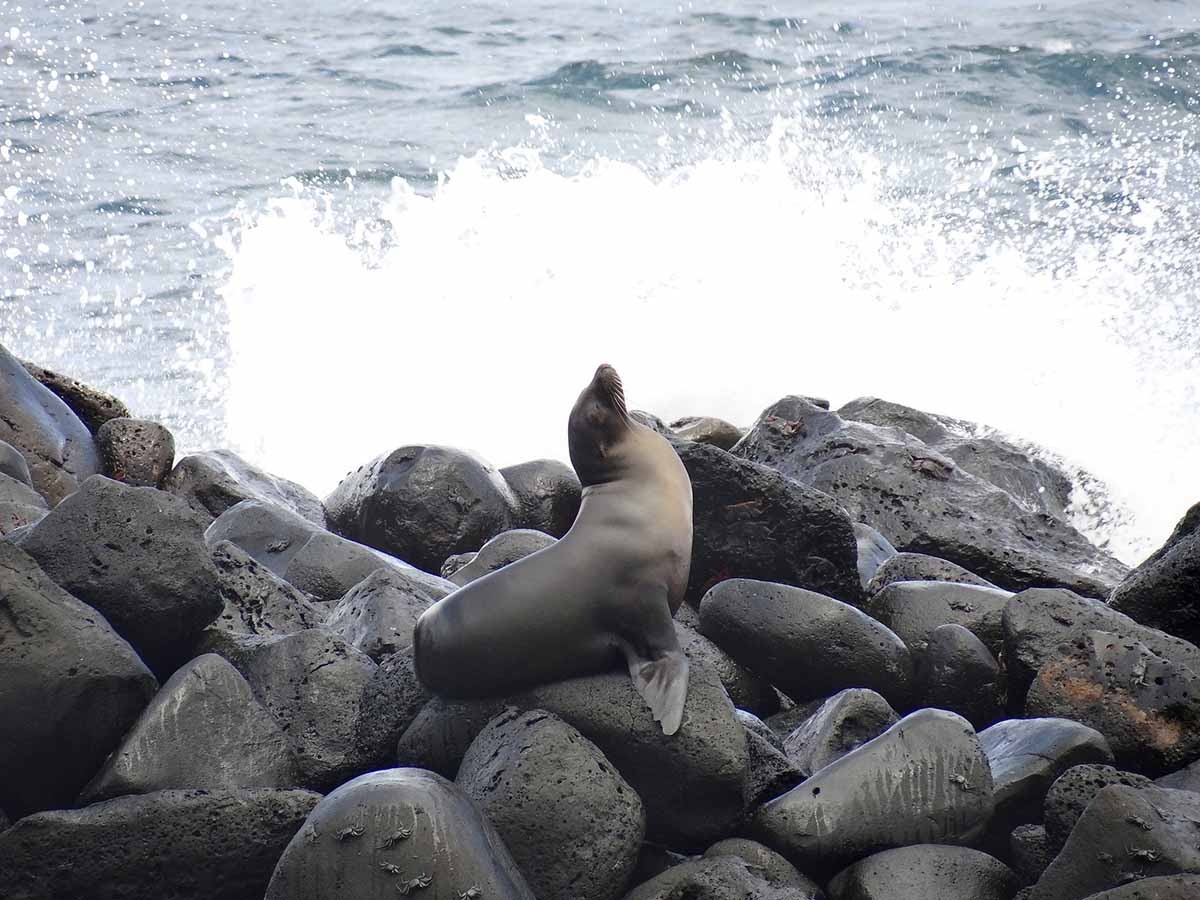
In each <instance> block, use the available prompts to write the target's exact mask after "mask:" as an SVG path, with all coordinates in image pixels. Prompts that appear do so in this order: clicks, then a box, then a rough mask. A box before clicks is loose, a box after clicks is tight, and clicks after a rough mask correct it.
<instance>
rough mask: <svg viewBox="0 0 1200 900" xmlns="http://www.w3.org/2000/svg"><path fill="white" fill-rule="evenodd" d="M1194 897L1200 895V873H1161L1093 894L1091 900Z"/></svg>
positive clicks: (1191, 899)
mask: <svg viewBox="0 0 1200 900" xmlns="http://www.w3.org/2000/svg"><path fill="white" fill-rule="evenodd" d="M1196 897H1200V875H1161V876H1159V877H1157V878H1143V879H1141V880H1139V881H1134V882H1132V883H1131V884H1125V885H1122V886H1121V887H1118V888H1113V889H1112V890H1111V891H1104V892H1103V893H1100V894H1093V895H1092V897H1091V900H1195V898H1196Z"/></svg>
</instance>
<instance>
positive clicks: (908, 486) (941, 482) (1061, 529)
mask: <svg viewBox="0 0 1200 900" xmlns="http://www.w3.org/2000/svg"><path fill="white" fill-rule="evenodd" d="M734 453H735V454H736V455H738V456H741V457H743V458H745V459H750V460H753V461H755V462H760V463H765V464H767V465H770V466H772V467H774V468H776V469H778V470H779V471H780V472H781V473H782V474H784V475H786V476H788V477H791V478H796V479H797V480H799V481H803V482H804V483H805V484H808V485H811V486H812V487H814V488H816V489H818V490H821V491H825V492H827V493H828V494H830V495H831V496H833V498H834V499H835V500H837V501H838V502H840V503H841V504H842V505H843V506H844V507H845V509H846V510H847V512H848V513H849V514H850V516H851V517H852V518H853V519H854V520H855V521H858V522H865V523H867V524H868V525H872V526H874V527H875V528H878V529H879V530H880V531H881V532H883V533H884V534H886V535H887V536H888V538H889V539H890V540H891V541H892V543H893V544H894V545H895V546H896V548H897V549H899V550H902V551H910V552H918V553H928V554H931V555H934V556H938V557H941V558H943V559H948V560H950V561H952V562H956V563H958V564H959V565H961V566H964V567H965V568H967V569H969V570H970V571H972V572H975V573H976V574H978V575H981V576H982V577H984V578H986V579H988V580H989V581H991V582H993V583H995V584H997V585H999V586H1001V587H1003V588H1007V589H1009V590H1022V589H1024V588H1027V587H1034V586H1042V585H1046V586H1062V587H1067V588H1071V589H1074V590H1079V591H1081V592H1083V593H1087V594H1092V595H1094V596H1098V597H1104V596H1107V595H1108V593H1109V591H1111V590H1112V588H1113V586H1114V585H1115V584H1116V583H1117V582H1119V581H1120V580H1121V578H1122V577H1124V575H1125V573H1126V571H1127V570H1126V568H1125V566H1123V565H1122V564H1121V563H1119V562H1118V561H1117V560H1115V559H1113V558H1112V557H1110V556H1108V555H1107V554H1106V553H1104V552H1103V551H1101V550H1099V549H1098V548H1096V547H1095V546H1093V545H1092V544H1091V543H1090V542H1089V541H1088V540H1087V538H1085V537H1084V536H1083V535H1082V534H1080V533H1079V532H1078V531H1076V530H1075V529H1074V528H1072V527H1071V526H1070V525H1068V524H1067V523H1066V522H1064V521H1062V520H1061V519H1058V518H1056V517H1055V516H1052V515H1048V514H1046V513H1042V512H1038V513H1034V512H1030V511H1028V510H1027V509H1025V508H1024V507H1023V506H1022V505H1021V504H1020V503H1018V502H1017V500H1015V499H1014V498H1013V496H1012V495H1011V494H1009V493H1008V492H1007V491H1005V490H1002V489H1001V488H998V487H996V486H995V485H993V484H991V483H990V482H988V481H985V480H983V479H981V478H979V477H977V476H975V475H972V474H970V473H969V472H968V471H966V470H965V469H963V468H962V467H960V466H959V465H958V464H956V463H955V461H954V460H953V459H951V458H950V457H949V456H946V455H945V454H943V453H941V452H939V451H938V450H935V449H933V448H932V447H930V446H928V445H926V444H925V443H923V442H922V441H920V440H918V439H916V438H914V437H913V436H911V435H910V434H907V433H906V432H904V431H901V430H899V429H897V428H887V427H880V426H876V425H868V424H863V423H861V422H853V421H846V420H844V419H843V418H841V417H840V416H838V415H836V414H834V413H830V412H827V411H825V410H822V409H820V408H818V407H815V406H813V405H811V404H809V403H806V402H805V401H803V400H802V399H800V398H797V397H786V398H784V399H783V400H780V401H779V402H778V403H776V404H774V405H773V406H771V407H769V408H768V409H767V410H766V411H765V412H763V414H762V415H761V416H760V417H759V419H758V421H757V422H756V423H755V424H754V426H753V427H752V428H751V429H750V432H749V433H748V434H747V435H746V437H744V438H743V439H742V440H741V441H740V442H739V443H738V445H737V446H736V447H735V448H734Z"/></svg>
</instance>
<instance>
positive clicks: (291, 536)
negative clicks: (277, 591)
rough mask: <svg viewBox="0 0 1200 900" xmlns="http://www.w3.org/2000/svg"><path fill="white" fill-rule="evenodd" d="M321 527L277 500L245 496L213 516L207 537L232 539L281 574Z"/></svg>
mask: <svg viewBox="0 0 1200 900" xmlns="http://www.w3.org/2000/svg"><path fill="white" fill-rule="evenodd" d="M319 530H320V529H318V528H317V526H316V525H314V524H313V523H312V522H310V521H308V519H306V518H304V517H303V516H302V515H300V514H299V513H295V512H292V511H291V510H290V509H286V508H285V507H282V506H276V505H275V504H274V503H266V502H264V501H261V500H243V501H242V502H241V503H238V504H235V505H234V506H231V507H230V508H229V509H227V510H226V511H225V512H223V513H221V515H219V516H217V518H216V519H214V520H213V522H212V524H211V525H209V526H208V528H207V529H206V530H205V532H204V541H205V543H206V544H208V546H209V547H215V546H216V545H217V544H219V543H221V541H229V542H230V543H233V544H236V545H237V546H238V547H240V548H241V549H242V550H244V551H246V553H248V554H249V555H250V556H251V557H253V558H254V559H255V560H257V561H258V562H260V563H262V564H263V565H264V566H266V567H267V568H268V569H270V570H271V571H272V572H274V573H275V574H276V575H278V576H279V577H280V578H282V577H283V573H284V572H286V571H287V567H288V563H290V562H291V561H292V557H293V556H295V555H296V553H297V552H298V551H299V550H300V549H301V548H302V547H303V546H304V545H305V543H307V541H308V539H309V538H310V537H312V535H313V534H315V533H316V532H317V531H319Z"/></svg>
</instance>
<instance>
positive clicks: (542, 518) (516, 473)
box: [500, 459, 583, 538]
mask: <svg viewBox="0 0 1200 900" xmlns="http://www.w3.org/2000/svg"><path fill="white" fill-rule="evenodd" d="M500 475H501V477H502V478H503V479H504V481H505V483H506V484H508V486H509V488H511V489H512V492H513V496H514V497H515V498H516V501H517V511H516V515H515V517H514V518H513V525H514V526H516V527H518V528H532V529H534V530H536V531H542V532H545V533H546V534H548V535H550V536H551V537H555V538H560V537H562V536H563V535H564V534H566V533H567V532H568V531H569V530H570V528H571V525H573V524H574V522H575V516H576V515H577V514H578V513H579V502H580V497H581V494H582V490H583V489H582V487H581V486H580V484H579V476H578V475H576V474H575V470H574V469H572V468H571V467H570V466H568V465H566V464H565V463H561V462H559V461H558V460H556V459H535V460H533V461H531V462H525V463H519V464H518V465H515V466H508V467H507V468H504V469H501V470H500Z"/></svg>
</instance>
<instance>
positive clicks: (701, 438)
mask: <svg viewBox="0 0 1200 900" xmlns="http://www.w3.org/2000/svg"><path fill="white" fill-rule="evenodd" d="M668 427H669V428H670V429H671V431H673V432H674V433H675V436H676V437H678V438H682V439H683V440H685V441H696V442H697V443H700V444H712V446H714V447H719V448H720V449H722V450H730V449H732V448H733V445H734V444H736V443H737V442H738V441H740V440H741V439H742V429H740V428H738V427H737V426H736V425H733V424H731V423H729V422H726V421H725V420H724V419H718V418H715V417H713V416H684V417H683V418H682V419H676V420H675V421H674V422H672V423H671V424H670V425H669V426H668Z"/></svg>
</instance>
